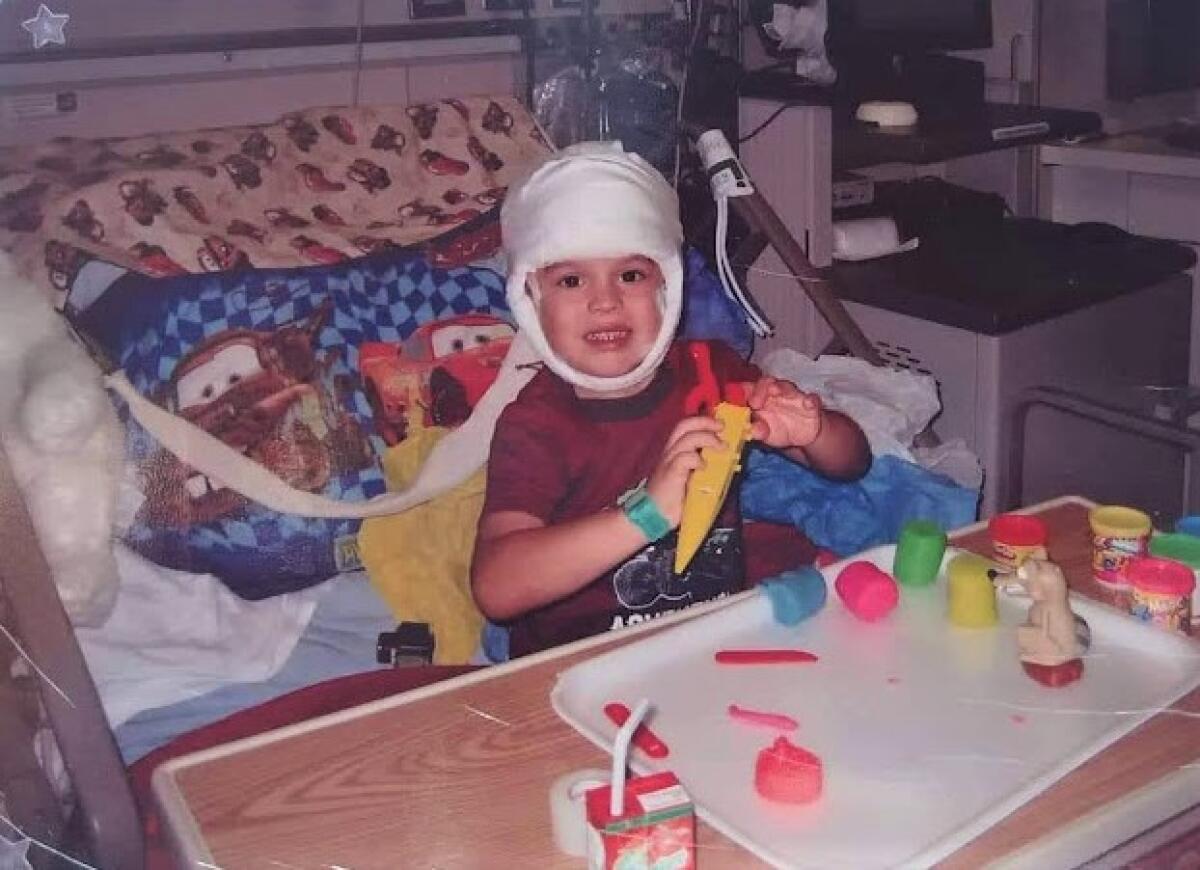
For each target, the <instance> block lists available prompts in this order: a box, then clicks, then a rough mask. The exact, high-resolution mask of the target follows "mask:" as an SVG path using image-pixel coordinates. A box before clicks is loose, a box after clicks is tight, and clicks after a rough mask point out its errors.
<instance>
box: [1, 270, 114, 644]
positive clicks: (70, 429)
mask: <svg viewBox="0 0 1200 870" xmlns="http://www.w3.org/2000/svg"><path fill="white" fill-rule="evenodd" d="M0 443H3V445H4V450H5V452H6V453H7V454H8V459H9V463H10V464H11V466H12V468H13V473H14V475H15V476H16V479H17V483H18V484H19V485H20V487H21V490H22V493H23V494H24V497H25V504H26V506H27V507H28V509H29V513H30V515H31V516H32V518H33V524H34V527H35V528H36V529H37V533H38V539H39V542H40V543H41V548H42V552H43V553H44V554H45V556H46V561H47V562H48V563H49V564H50V569H51V571H52V572H53V574H54V578H55V582H56V584H57V586H58V592H59V597H60V598H61V599H62V602H63V606H64V607H65V608H66V611H67V614H68V615H69V616H70V618H71V620H72V621H73V622H74V623H76V624H79V625H99V624H100V623H102V622H104V620H105V619H107V617H108V614H109V613H110V612H111V610H112V608H113V605H114V604H115V602H116V597H117V588H118V582H119V581H118V574H117V564H116V561H115V559H114V557H113V552H112V538H113V523H114V517H115V511H116V497H117V486H118V483H119V481H120V479H121V478H120V475H121V469H122V456H123V448H124V439H123V435H122V430H121V426H120V423H119V422H118V420H117V417H116V414H115V412H114V410H113V406H112V403H111V402H110V400H109V398H108V394H107V393H106V392H105V390H104V387H103V386H102V384H101V379H100V371H99V369H98V368H97V367H96V365H95V364H94V363H93V362H92V360H91V359H90V358H89V357H88V355H87V354H86V352H85V351H84V350H83V348H82V347H80V345H79V344H78V343H77V342H76V341H75V340H74V339H72V338H71V336H70V334H69V332H68V330H67V327H66V324H65V323H64V322H63V321H62V320H61V318H60V317H59V315H58V314H57V313H56V312H55V311H54V309H53V308H52V306H51V304H50V301H49V299H48V298H47V297H46V296H45V295H44V294H43V293H42V292H41V291H40V290H38V288H37V287H36V286H34V284H33V283H32V282H30V281H29V280H27V279H26V278H24V277H22V276H20V275H19V274H18V273H17V271H16V268H15V266H14V265H13V263H12V260H11V259H10V258H9V257H8V255H7V254H5V253H4V252H0Z"/></svg>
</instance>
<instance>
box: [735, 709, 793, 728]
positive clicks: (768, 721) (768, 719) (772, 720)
mask: <svg viewBox="0 0 1200 870" xmlns="http://www.w3.org/2000/svg"><path fill="white" fill-rule="evenodd" d="M729 715H730V716H731V717H732V718H734V719H737V720H739V721H741V722H749V723H750V724H751V725H765V726H766V727H768V728H777V729H779V730H780V731H795V730H796V729H797V728H799V727H800V723H799V722H797V721H796V720H795V719H793V718H792V717H791V716H785V715H784V714H783V713H767V712H765V711H762V710H748V709H746V708H745V707H739V706H738V705H737V704H730V705H729Z"/></svg>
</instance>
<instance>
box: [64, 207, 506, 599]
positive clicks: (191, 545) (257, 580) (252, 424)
mask: <svg viewBox="0 0 1200 870" xmlns="http://www.w3.org/2000/svg"><path fill="white" fill-rule="evenodd" d="M489 220H490V221H491V222H494V216H493V217H491V218H489ZM466 229H467V231H466V233H465V234H463V237H466V236H469V235H471V234H475V233H477V231H478V230H479V227H471V228H466ZM460 242H461V238H460ZM458 249H460V250H468V251H469V252H470V253H471V254H478V253H480V252H481V251H486V246H481V245H470V244H467V245H463V244H459V246H458ZM448 250H449V251H450V252H451V253H449V254H448V253H447V251H448ZM454 250H455V248H454V247H453V246H451V247H449V248H448V247H446V246H445V245H439V246H438V248H437V249H436V250H432V249H431V250H425V251H414V250H400V251H389V252H385V253H383V254H379V255H376V256H372V257H369V258H364V259H361V260H357V261H354V262H347V263H339V264H336V265H333V266H320V267H312V268H302V269H269V270H249V271H243V272H236V273H218V274H213V275H188V276H179V277H172V278H160V279H153V278H148V277H145V276H140V275H134V274H129V275H126V276H125V277H123V278H121V279H119V280H117V281H116V282H114V283H112V284H111V285H110V286H109V287H108V288H107V290H106V291H105V292H104V293H103V294H101V295H100V296H99V297H98V298H96V299H94V300H89V304H88V305H87V306H86V307H82V306H80V305H78V304H73V303H72V301H71V300H68V305H69V306H70V307H71V310H72V312H73V320H74V322H75V324H76V326H77V328H78V329H79V330H80V331H81V332H83V333H84V335H85V336H86V338H88V339H89V340H90V342H91V343H93V344H95V345H98V347H99V348H100V349H101V350H102V351H103V352H105V353H106V354H107V355H108V357H109V358H110V359H111V360H112V361H113V362H115V363H116V364H117V365H118V366H119V367H120V368H121V369H122V370H123V371H124V372H125V374H126V376H127V377H128V378H129V380H130V382H131V383H132V384H133V385H134V387H135V388H136V389H137V390H138V391H139V392H141V393H142V394H143V395H145V396H147V397H149V398H151V399H153V400H154V401H155V402H157V403H158V404H160V405H162V406H164V407H166V408H168V409H170V410H172V411H173V412H175V413H177V414H179V415H181V416H183V417H185V418H186V419H188V420H190V421H191V422H193V423H195V424H196V425H198V426H200V427H201V428H203V429H205V430H206V431H208V432H210V433H211V434H214V435H216V436H217V437H219V438H220V439H221V440H222V441H224V442H225V443H227V444H229V445H231V446H233V447H235V448H237V449H239V450H240V451H242V452H243V453H245V454H246V455H248V456H250V457H251V458H253V459H255V460H256V461H258V462H260V463H262V464H264V465H266V466H267V467H268V468H270V469H271V470H272V471H274V472H275V473H276V474H277V475H279V476H280V477H281V478H283V479H284V480H286V481H287V482H288V483H290V484H291V485H293V486H295V487H297V488H300V489H304V490H308V491H310V492H319V493H321V494H323V495H326V496H329V497H331V498H337V499H341V500H362V499H365V498H369V497H371V496H374V495H378V494H380V493H382V492H384V490H385V489H386V484H385V480H384V476H383V474H382V471H381V466H380V458H381V456H382V455H383V451H384V449H385V447H386V442H385V439H384V438H383V435H384V434H385V432H384V431H383V430H384V429H385V427H382V426H381V425H379V423H381V422H383V421H377V420H376V414H375V411H374V409H373V403H372V401H371V399H370V398H369V396H368V392H367V389H366V382H365V380H364V373H363V371H362V367H361V359H360V349H361V347H362V346H363V345H364V344H365V343H372V344H374V345H375V347H376V351H378V343H386V344H387V345H399V344H401V343H403V342H405V341H406V340H409V339H411V338H413V337H414V336H416V337H418V338H419V337H420V336H419V334H418V331H419V330H420V329H421V327H422V326H423V325H425V324H428V323H431V322H434V321H437V320H443V319H446V318H461V317H462V316H463V315H475V314H491V315H496V316H499V317H504V316H505V315H506V314H507V309H506V307H505V303H504V280H503V277H502V275H501V274H500V272H499V271H498V270H497V269H496V268H495V267H494V264H490V263H487V262H484V263H480V264H478V265H455V264H454V263H455V262H456V260H455V257H454V256H453V251H454ZM439 264H440V265H439ZM385 346H386V345H385ZM373 392H374V391H373ZM376 407H378V406H377V403H376ZM126 422H127V432H128V448H129V449H128V453H129V456H130V457H131V459H132V460H133V461H134V462H135V463H136V464H137V466H138V469H139V480H140V484H141V487H140V488H141V492H142V495H143V496H144V500H143V501H142V504H141V506H140V508H139V509H138V511H137V513H136V518H135V520H134V522H133V523H132V525H131V526H130V528H129V529H128V531H127V532H126V535H125V538H126V543H127V544H128V545H129V546H130V547H132V548H133V549H135V550H137V551H138V552H140V553H142V554H143V555H145V556H146V557H147V558H150V559H152V560H153V561H155V562H158V563H159V564H162V565H166V566H168V567H172V568H178V569H183V570H188V571H196V572H201V573H211V574H214V575H216V576H218V577H219V578H220V579H221V580H222V581H223V582H225V583H226V584H227V585H228V586H229V587H230V588H231V589H232V590H233V591H234V592H236V593H237V594H238V595H240V596H242V597H244V598H248V599H259V598H264V597H267V596H271V595H276V594H280V593H283V592H289V591H293V590H296V589H301V588H304V587H307V586H311V585H313V584H315V583H318V582H320V581H322V580H324V579H326V578H328V577H330V576H331V575H333V574H335V573H337V572H340V571H345V570H351V569H355V568H357V567H359V566H360V559H359V555H358V549H357V544H356V535H357V532H358V527H359V522H358V521H357V520H328V519H314V518H306V517H298V516H293V515H285V514H280V513H277V512H274V511H271V510H268V509H266V508H263V507H261V506H259V505H257V504H254V503H250V502H248V501H247V500H246V499H245V498H243V497H242V496H240V495H238V494H237V493H235V492H234V491H233V490H231V489H229V488H227V487H225V486H224V485H223V483H222V481H220V480H213V479H209V478H206V477H203V476H202V475H198V474H195V473H193V472H192V471H191V470H190V469H189V468H187V467H186V466H184V465H182V464H181V463H180V462H179V461H178V460H177V459H176V458H175V457H174V456H173V455H172V454H170V453H168V452H167V451H165V450H163V449H162V448H161V447H160V446H159V445H158V444H157V443H156V442H155V441H154V439H153V438H152V437H151V436H150V435H148V434H147V433H146V432H145V431H144V430H143V429H142V428H141V427H140V426H138V425H137V423H136V422H135V421H133V420H132V419H131V418H129V417H128V415H126ZM392 422H394V421H392ZM386 432H387V433H389V438H388V440H389V441H393V442H394V440H395V426H394V425H390V426H388V427H386Z"/></svg>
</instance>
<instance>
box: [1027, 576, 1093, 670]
mask: <svg viewBox="0 0 1200 870" xmlns="http://www.w3.org/2000/svg"><path fill="white" fill-rule="evenodd" d="M1017 582H1019V583H1020V584H1021V585H1022V586H1023V587H1024V588H1025V590H1026V591H1027V592H1028V593H1029V597H1030V598H1031V599H1032V600H1033V604H1031V605H1030V606H1029V615H1028V617H1027V619H1026V623H1025V625H1022V626H1019V627H1018V628H1017V648H1018V650H1019V653H1020V657H1021V661H1023V662H1027V663H1029V664H1034V665H1045V666H1049V667H1054V666H1057V665H1062V664H1065V663H1067V662H1069V661H1071V660H1072V659H1077V658H1079V657H1080V656H1081V655H1083V645H1082V644H1081V643H1080V640H1079V637H1078V635H1077V629H1076V620H1075V614H1073V613H1072V612H1071V607H1070V604H1069V603H1068V601H1067V581H1066V578H1065V577H1064V576H1063V572H1062V569H1061V568H1059V567H1058V566H1057V565H1055V564H1054V563H1053V562H1049V561H1045V560H1043V559H1029V560H1027V561H1026V562H1025V564H1023V565H1022V566H1021V567H1020V568H1018V569H1017Z"/></svg>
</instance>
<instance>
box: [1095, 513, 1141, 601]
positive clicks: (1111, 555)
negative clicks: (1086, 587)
mask: <svg viewBox="0 0 1200 870" xmlns="http://www.w3.org/2000/svg"><path fill="white" fill-rule="evenodd" d="M1088 519H1089V521H1090V523H1091V527H1092V574H1093V576H1094V577H1095V578H1096V579H1097V580H1098V581H1100V582H1101V583H1107V584H1109V585H1110V586H1128V585H1129V581H1128V579H1126V577H1125V568H1126V566H1127V565H1128V564H1129V560H1130V559H1132V558H1133V557H1135V556H1144V555H1146V552H1147V547H1148V545H1149V541H1150V530H1151V524H1150V517H1148V516H1147V515H1146V514H1144V513H1142V512H1141V511H1139V510H1135V509H1134V508H1130V507H1122V506H1120V505H1106V506H1104V507H1098V508H1095V509H1093V510H1092V512H1091V514H1090V516H1089V518H1088Z"/></svg>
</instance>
